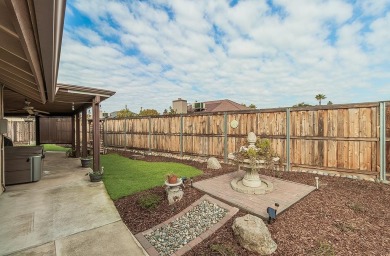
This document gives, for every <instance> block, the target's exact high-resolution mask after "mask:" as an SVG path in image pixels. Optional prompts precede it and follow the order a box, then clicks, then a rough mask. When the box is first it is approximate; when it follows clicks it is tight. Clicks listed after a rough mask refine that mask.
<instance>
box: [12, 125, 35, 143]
mask: <svg viewBox="0 0 390 256" xmlns="http://www.w3.org/2000/svg"><path fill="white" fill-rule="evenodd" d="M6 136H7V137H9V138H10V139H11V140H12V142H13V143H14V144H31V143H34V142H35V121H33V120H28V121H24V120H23V121H21V120H17V121H15V120H8V127H7V134H6Z"/></svg>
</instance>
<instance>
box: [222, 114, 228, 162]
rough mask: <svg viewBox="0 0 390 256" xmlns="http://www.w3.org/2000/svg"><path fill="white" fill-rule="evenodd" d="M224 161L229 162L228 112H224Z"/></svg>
mask: <svg viewBox="0 0 390 256" xmlns="http://www.w3.org/2000/svg"><path fill="white" fill-rule="evenodd" d="M223 137H224V139H223V148H224V150H223V162H224V163H225V164H226V163H227V162H228V152H227V151H228V145H227V113H226V112H225V113H223Z"/></svg>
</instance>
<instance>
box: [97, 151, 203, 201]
mask: <svg viewBox="0 0 390 256" xmlns="http://www.w3.org/2000/svg"><path fill="white" fill-rule="evenodd" d="M101 164H102V166H104V175H103V182H104V185H105V186H106V189H107V192H108V194H109V195H110V197H111V199H112V200H116V199H118V198H121V197H124V196H127V195H131V194H134V193H137V192H140V191H144V190H148V189H150V188H153V187H157V186H162V185H164V181H165V176H166V175H167V174H168V173H175V174H176V175H177V176H178V177H183V176H185V177H194V176H198V175H200V174H202V171H201V170H198V169H196V168H195V167H192V166H188V165H184V164H179V163H172V162H163V163H162V162H154V163H153V162H145V161H138V160H132V159H128V158H126V157H122V156H119V155H117V154H108V155H102V156H101Z"/></svg>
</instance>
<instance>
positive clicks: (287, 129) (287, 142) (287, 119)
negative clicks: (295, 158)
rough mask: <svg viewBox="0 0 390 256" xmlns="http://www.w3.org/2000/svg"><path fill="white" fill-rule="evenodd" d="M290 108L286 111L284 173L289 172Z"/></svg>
mask: <svg viewBox="0 0 390 256" xmlns="http://www.w3.org/2000/svg"><path fill="white" fill-rule="evenodd" d="M290 161H291V160H290V108H287V109H286V171H290V168H291V162H290Z"/></svg>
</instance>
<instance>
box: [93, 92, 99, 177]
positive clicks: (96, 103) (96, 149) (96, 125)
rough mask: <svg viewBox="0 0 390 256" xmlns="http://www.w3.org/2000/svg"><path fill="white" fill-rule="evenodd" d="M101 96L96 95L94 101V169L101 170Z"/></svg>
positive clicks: (95, 170)
mask: <svg viewBox="0 0 390 256" xmlns="http://www.w3.org/2000/svg"><path fill="white" fill-rule="evenodd" d="M99 114H100V96H95V99H94V100H93V102H92V124H93V171H94V172H99V171H100V127H99V125H100V123H99V121H100V120H99Z"/></svg>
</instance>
